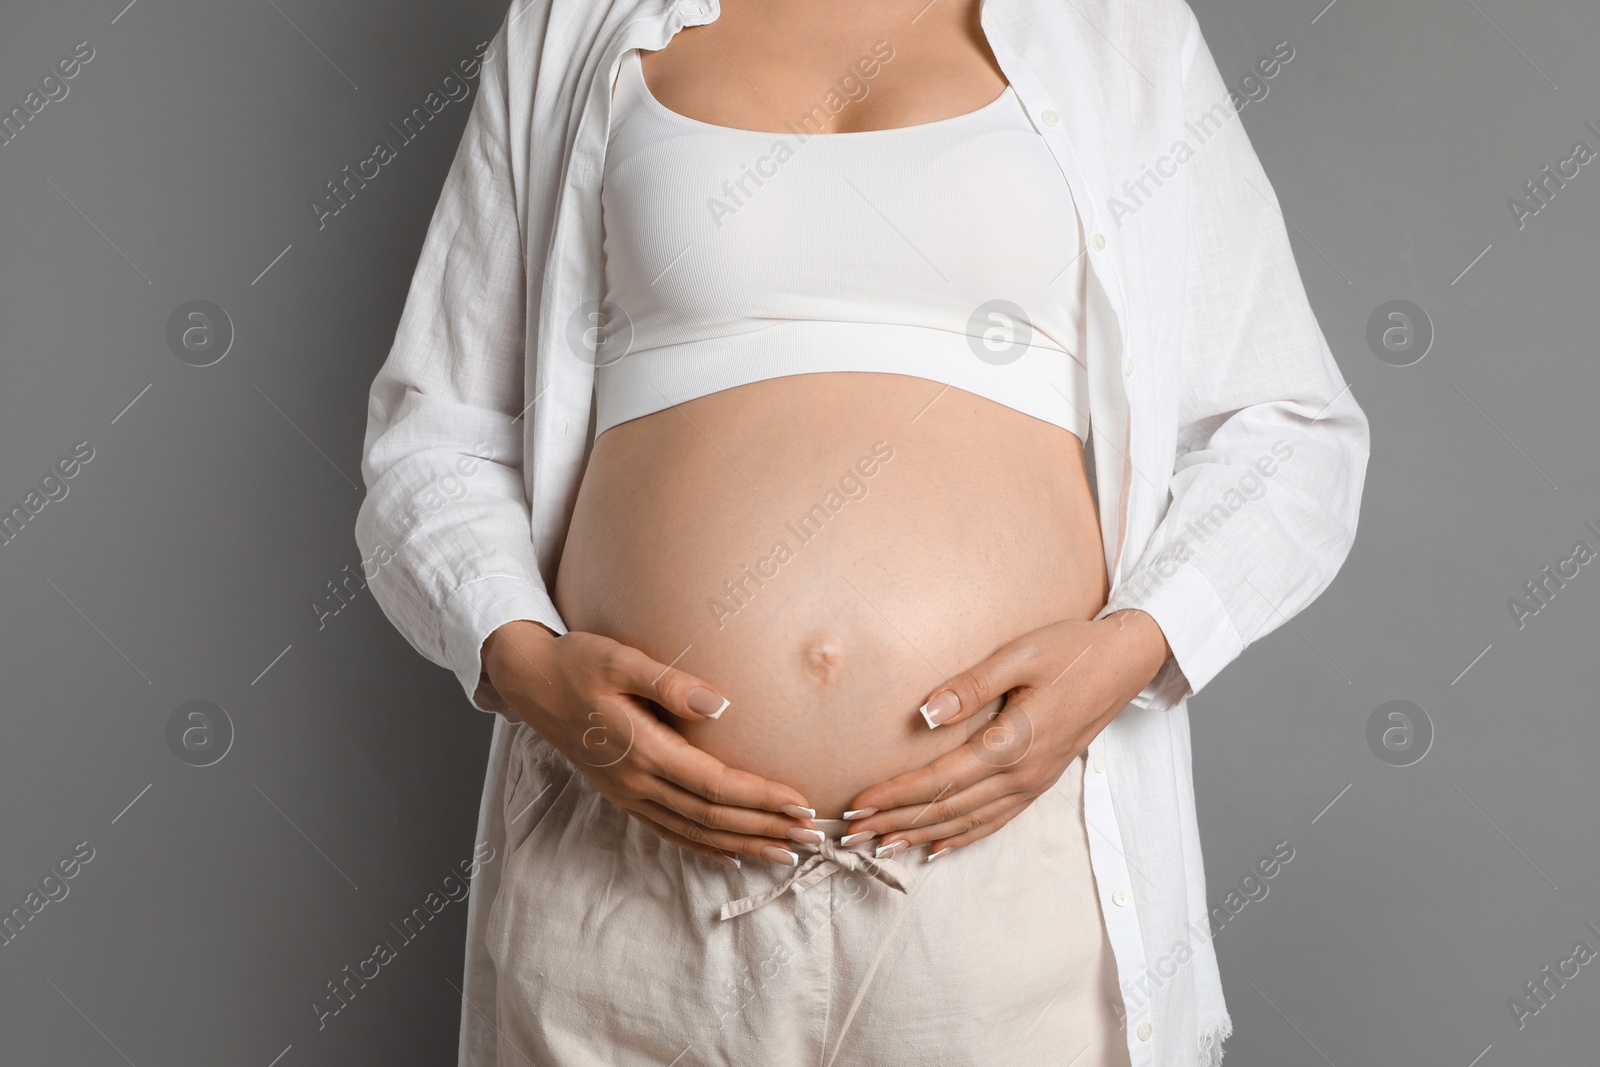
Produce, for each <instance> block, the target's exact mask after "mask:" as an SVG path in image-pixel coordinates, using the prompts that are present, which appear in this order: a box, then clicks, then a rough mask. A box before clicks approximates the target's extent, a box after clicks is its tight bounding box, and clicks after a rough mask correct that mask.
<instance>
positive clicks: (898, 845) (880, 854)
mask: <svg viewBox="0 0 1600 1067" xmlns="http://www.w3.org/2000/svg"><path fill="white" fill-rule="evenodd" d="M905 847H906V843H905V842H904V841H895V842H893V843H891V844H887V845H879V846H878V849H877V851H876V852H874V853H873V854H872V858H873V859H879V860H886V859H888V858H889V857H890V856H893V855H896V854H897V853H899V851H900V850H901V849H903V848H905Z"/></svg>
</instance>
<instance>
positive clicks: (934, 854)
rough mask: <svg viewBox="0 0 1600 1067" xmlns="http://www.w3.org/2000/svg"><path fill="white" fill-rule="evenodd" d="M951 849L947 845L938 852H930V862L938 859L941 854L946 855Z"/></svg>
mask: <svg viewBox="0 0 1600 1067" xmlns="http://www.w3.org/2000/svg"><path fill="white" fill-rule="evenodd" d="M949 851H950V847H949V846H948V845H947V846H945V847H944V848H941V849H940V850H939V851H938V852H931V853H929V854H928V862H929V863H932V862H933V861H934V860H936V859H938V858H939V857H940V856H942V855H944V854H945V853H946V852H949Z"/></svg>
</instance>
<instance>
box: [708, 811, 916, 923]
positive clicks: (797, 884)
mask: <svg viewBox="0 0 1600 1067" xmlns="http://www.w3.org/2000/svg"><path fill="white" fill-rule="evenodd" d="M812 822H813V823H814V824H815V825H816V827H817V829H818V830H821V831H822V832H823V834H824V835H826V836H825V837H824V839H823V840H822V841H821V842H819V843H817V844H804V843H798V844H791V845H790V847H791V848H792V849H796V850H798V851H799V853H800V855H801V859H800V862H799V863H797V864H796V865H795V866H794V868H793V869H792V870H790V872H789V874H788V877H786V878H784V879H783V880H782V881H780V882H778V884H777V885H774V886H771V887H769V888H767V889H763V890H761V891H760V892H756V893H751V894H749V895H748V896H743V897H738V898H736V899H734V900H730V901H728V902H727V903H726V904H724V905H722V911H721V918H722V919H723V921H726V920H728V919H732V918H733V917H735V916H737V915H743V914H745V913H746V912H751V911H755V910H756V909H757V908H760V907H764V906H766V905H768V904H770V903H772V902H773V901H774V900H777V899H778V898H779V897H781V896H783V894H785V893H788V892H790V891H793V892H794V893H796V894H799V893H804V892H805V891H806V890H808V889H810V888H811V887H812V886H814V885H816V884H817V883H819V882H823V881H826V880H827V879H829V878H832V877H833V876H834V875H835V874H838V873H839V872H840V871H852V872H857V873H860V874H865V875H868V876H869V877H872V878H876V879H877V880H878V881H880V882H882V883H883V884H884V885H886V886H889V887H890V888H891V889H897V890H899V891H900V892H902V893H909V892H910V891H911V889H912V887H914V886H915V885H916V883H917V880H916V878H915V876H913V875H912V873H911V871H910V870H909V869H908V868H907V867H906V866H905V865H904V864H901V863H896V862H895V861H894V860H892V859H877V858H876V857H874V856H873V854H872V853H873V851H874V848H875V846H874V843H873V841H871V840H869V841H862V842H858V843H856V844H854V845H848V846H846V845H841V844H840V843H839V839H840V837H841V836H842V835H843V834H844V831H845V827H847V826H848V825H849V823H848V822H846V821H845V820H844V819H813V820H812Z"/></svg>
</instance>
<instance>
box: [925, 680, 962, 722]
mask: <svg viewBox="0 0 1600 1067" xmlns="http://www.w3.org/2000/svg"><path fill="white" fill-rule="evenodd" d="M917 710H918V711H920V712H922V717H923V719H924V720H926V721H927V723H928V729H930V730H932V729H933V728H934V727H936V726H938V725H939V724H940V723H942V722H944V721H945V720H946V719H948V718H950V716H952V715H954V714H955V713H956V712H958V711H960V710H961V698H960V697H958V696H956V695H955V693H954V692H952V691H951V690H949V689H944V690H941V691H939V692H938V693H935V694H934V695H933V698H932V699H930V700H929V701H928V702H927V703H926V704H924V705H922V707H920V708H918V709H917Z"/></svg>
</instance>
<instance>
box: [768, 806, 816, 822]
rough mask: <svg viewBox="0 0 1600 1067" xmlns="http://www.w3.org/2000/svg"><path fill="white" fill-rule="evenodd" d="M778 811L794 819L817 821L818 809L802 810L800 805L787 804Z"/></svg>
mask: <svg viewBox="0 0 1600 1067" xmlns="http://www.w3.org/2000/svg"><path fill="white" fill-rule="evenodd" d="M778 810H779V811H781V812H783V813H784V814H785V815H787V816H789V817H790V818H792V819H815V818H816V817H817V809H816V808H802V807H801V806H800V805H798V804H785V805H784V806H783V807H781V808H779V809H778Z"/></svg>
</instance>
